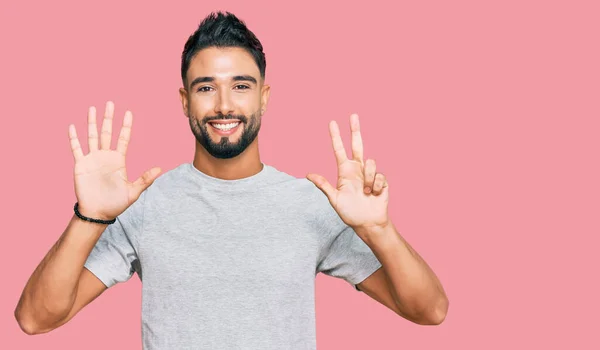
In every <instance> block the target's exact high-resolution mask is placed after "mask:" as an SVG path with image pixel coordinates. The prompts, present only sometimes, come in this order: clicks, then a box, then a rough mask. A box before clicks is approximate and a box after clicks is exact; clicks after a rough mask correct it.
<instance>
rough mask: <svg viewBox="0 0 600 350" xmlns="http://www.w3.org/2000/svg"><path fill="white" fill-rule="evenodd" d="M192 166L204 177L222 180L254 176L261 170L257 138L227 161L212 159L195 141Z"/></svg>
mask: <svg viewBox="0 0 600 350" xmlns="http://www.w3.org/2000/svg"><path fill="white" fill-rule="evenodd" d="M193 164H194V167H195V168H196V169H198V170H200V171H201V172H203V173H205V174H206V175H208V176H212V177H216V178H218V179H222V180H239V179H243V178H245V177H250V176H252V175H256V174H258V173H259V172H260V171H261V170H262V169H263V164H262V162H261V161H260V155H259V153H258V137H257V138H256V139H255V140H254V142H252V143H251V144H250V145H249V146H248V148H246V149H245V150H244V152H242V153H241V154H239V155H238V156H236V157H233V158H229V159H219V158H215V157H213V156H212V155H210V153H208V152H207V151H206V150H205V149H204V147H202V145H201V144H200V143H198V141H196V152H195V154H194V163H193Z"/></svg>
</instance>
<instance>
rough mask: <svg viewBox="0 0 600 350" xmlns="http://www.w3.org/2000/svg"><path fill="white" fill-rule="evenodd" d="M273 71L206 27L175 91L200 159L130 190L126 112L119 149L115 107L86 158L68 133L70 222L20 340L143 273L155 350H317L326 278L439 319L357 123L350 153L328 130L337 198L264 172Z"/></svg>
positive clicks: (221, 20)
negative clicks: (318, 291)
mask: <svg viewBox="0 0 600 350" xmlns="http://www.w3.org/2000/svg"><path fill="white" fill-rule="evenodd" d="M265 66H266V61H265V56H264V54H263V51H262V45H261V44H260V42H259V41H258V39H257V38H256V37H255V36H254V34H253V33H252V32H251V31H249V30H248V29H247V28H246V26H245V24H244V23H243V22H241V21H240V20H238V19H237V18H236V17H235V16H234V15H232V14H230V13H225V14H223V13H216V14H211V15H209V16H208V17H207V18H206V19H205V20H204V21H203V22H202V23H201V24H200V26H199V28H198V30H197V31H196V32H195V33H194V34H193V35H192V36H190V38H189V40H188V41H187V43H186V44H185V48H184V51H183V55H182V67H181V75H182V80H183V86H184V87H183V88H181V89H180V96H181V102H182V107H183V112H184V114H185V116H186V117H187V118H188V119H189V124H190V128H191V130H192V133H193V134H194V136H195V138H196V149H195V155H194V160H193V162H192V163H185V164H182V165H180V166H178V167H176V168H175V169H172V170H170V171H168V172H166V173H165V174H163V175H162V176H160V177H158V174H159V172H160V168H152V169H150V170H148V171H147V172H145V173H144V174H143V175H142V176H141V177H140V178H138V179H137V180H136V181H134V182H129V181H128V180H127V174H126V170H125V156H126V151H127V145H128V143H129V139H130V132H131V127H132V121H133V117H132V114H131V113H130V112H126V113H125V117H124V121H123V127H122V128H121V131H120V134H119V138H118V145H117V149H116V150H111V149H110V145H111V138H112V135H111V134H112V121H113V114H114V106H113V104H112V103H111V102H108V103H107V104H106V109H105V114H104V119H103V121H102V129H101V133H100V135H98V131H97V126H96V110H95V108H94V107H91V108H90V110H89V112H88V125H89V128H88V143H89V150H90V152H89V153H88V154H87V155H84V154H83V152H82V150H81V147H80V143H79V140H78V137H77V134H76V131H75V127H74V126H73V125H70V126H69V135H70V140H71V147H72V151H73V155H74V158H75V170H74V172H75V192H76V195H77V203H76V206H75V208H74V210H75V215H74V216H73V218H72V220H71V221H70V223H69V225H68V227H67V229H66V230H65V232H64V233H63V235H62V236H61V237H60V239H59V240H58V242H57V243H56V244H55V245H54V247H53V248H52V249H51V250H50V252H49V253H48V254H47V255H46V257H45V258H44V260H43V261H42V262H41V263H40V265H39V266H38V268H37V269H36V270H35V271H34V273H33V274H32V276H31V278H30V280H29V281H28V283H27V285H26V286H25V289H24V291H23V294H22V296H21V299H20V301H19V304H18V306H17V308H16V310H15V316H16V318H17V320H18V322H19V324H20V326H21V328H22V329H23V330H24V331H25V332H27V333H28V334H37V333H44V332H49V331H51V330H53V329H55V328H57V327H59V326H61V325H62V324H64V323H66V322H68V321H69V320H70V319H71V318H72V317H73V316H74V315H75V314H76V313H77V312H78V311H79V310H81V309H82V308H83V307H84V306H85V305H87V304H88V303H90V302H91V301H92V300H94V299H95V298H96V297H97V296H98V295H100V294H101V293H102V292H103V291H104V290H105V289H106V288H109V287H111V286H113V285H114V284H116V283H120V282H125V281H127V280H128V279H129V278H130V277H131V276H132V274H133V273H134V272H137V273H138V275H139V277H140V279H141V280H142V286H143V287H142V336H143V345H144V348H145V349H192V348H193V349H238V348H245V349H246V348H247V349H314V348H315V347H316V344H315V342H316V337H315V315H314V301H315V300H314V281H315V276H316V274H317V273H318V272H323V273H325V274H328V275H331V276H335V277H338V278H343V279H344V280H346V281H347V282H348V283H350V284H351V285H353V286H355V287H356V288H357V289H358V290H361V291H364V292H365V293H366V294H367V295H369V296H370V297H372V298H374V299H375V300H377V301H378V302H380V303H382V304H383V305H385V306H387V307H388V308H390V309H391V310H393V311H394V312H396V313H397V314H398V315H401V316H403V317H405V318H407V319H409V320H411V321H413V322H416V323H419V324H439V323H441V322H442V321H443V319H444V317H445V315H446V312H447V308H448V300H447V298H446V296H445V293H444V291H443V288H442V286H441V284H440V282H439V281H438V279H437V278H436V277H435V274H434V273H433V272H432V271H431V269H430V268H429V267H428V266H427V264H426V263H425V262H424V261H423V259H421V257H419V255H418V254H417V253H416V252H415V251H414V250H413V249H412V248H411V247H410V246H409V245H408V243H406V242H405V241H404V239H403V238H402V237H401V236H400V235H399V234H398V233H397V232H396V230H395V228H394V225H393V224H392V223H391V221H390V220H389V217H388V213H387V204H388V186H387V181H386V179H385V177H384V176H383V175H382V174H381V173H377V172H376V168H375V163H374V162H373V161H371V160H366V161H365V160H364V159H363V155H362V141H361V136H360V127H359V120H358V116H356V115H352V116H351V118H350V123H351V130H352V157H351V158H347V154H346V151H345V149H344V146H343V144H342V141H341V138H340V134H339V129H338V126H337V124H336V123H335V122H332V123H330V134H331V138H332V143H333V148H334V152H335V156H336V159H337V165H338V174H339V176H338V182H337V186H336V187H334V186H332V185H331V184H329V183H328V182H327V181H326V180H325V179H324V178H323V177H322V176H319V175H315V174H309V175H308V176H307V178H308V179H303V178H302V179H297V178H295V177H293V176H290V175H288V174H286V173H284V172H281V171H279V170H277V169H276V168H274V167H272V166H269V165H266V164H263V163H262V162H261V161H260V157H259V152H258V138H257V135H258V132H259V130H260V125H261V117H262V115H263V114H264V113H265V111H266V108H267V103H268V100H269V91H270V87H269V86H268V85H266V84H265V81H264V78H265ZM98 140H100V144H98ZM309 180H310V181H309ZM84 267H85V268H84ZM382 267H383V268H382Z"/></svg>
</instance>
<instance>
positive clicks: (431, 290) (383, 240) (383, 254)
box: [357, 223, 449, 325]
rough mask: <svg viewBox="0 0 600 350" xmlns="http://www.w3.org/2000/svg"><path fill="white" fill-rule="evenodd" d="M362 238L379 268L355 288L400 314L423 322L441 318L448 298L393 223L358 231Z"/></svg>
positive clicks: (433, 275)
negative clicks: (379, 265) (380, 265)
mask: <svg viewBox="0 0 600 350" xmlns="http://www.w3.org/2000/svg"><path fill="white" fill-rule="evenodd" d="M357 234H359V235H360V236H361V237H365V243H367V245H368V246H369V247H370V248H371V250H372V251H373V253H374V254H375V256H376V257H377V259H378V260H379V261H380V262H381V264H382V268H381V269H379V270H377V271H376V272H375V273H373V274H372V275H371V276H369V277H368V278H366V279H365V280H364V281H363V282H361V283H360V284H358V288H359V289H360V290H362V291H364V292H365V293H366V294H367V295H369V296H370V297H371V298H373V299H375V300H377V301H378V302H380V303H382V304H383V305H385V306H387V307H389V308H390V309H392V310H394V311H395V312H396V313H397V314H399V315H400V316H402V317H404V318H406V319H408V320H410V321H412V322H415V323H417V324H423V325H437V324H440V323H442V322H443V321H444V319H445V317H446V313H447V311H448V305H449V303H448V298H447V297H446V294H445V292H444V288H443V287H442V284H441V283H440V281H439V280H438V278H437V277H436V275H435V273H434V272H433V271H432V270H431V268H430V267H429V266H428V265H427V263H426V262H425V260H423V259H422V258H421V256H419V254H418V253H417V252H416V251H415V250H414V249H413V248H412V247H411V246H410V245H409V244H408V243H407V242H406V241H405V240H404V238H402V237H401V236H400V235H399V234H398V232H397V231H396V229H395V228H394V225H393V224H391V223H390V224H389V225H387V226H385V227H383V228H378V229H370V230H363V231H359V232H357Z"/></svg>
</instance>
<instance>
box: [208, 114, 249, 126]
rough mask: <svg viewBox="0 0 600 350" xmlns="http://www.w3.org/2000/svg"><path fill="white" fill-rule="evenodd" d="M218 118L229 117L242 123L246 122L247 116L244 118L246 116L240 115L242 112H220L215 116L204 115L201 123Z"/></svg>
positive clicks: (226, 118) (227, 118) (224, 118)
mask: <svg viewBox="0 0 600 350" xmlns="http://www.w3.org/2000/svg"><path fill="white" fill-rule="evenodd" d="M219 119H220V120H229V119H232V120H235V119H237V120H239V121H241V122H242V123H248V118H246V116H245V115H242V114H240V115H233V114H228V115H223V114H221V115H215V116H208V117H204V119H202V123H203V124H206V123H209V122H211V121H213V120H219Z"/></svg>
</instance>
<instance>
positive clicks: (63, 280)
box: [14, 215, 107, 334]
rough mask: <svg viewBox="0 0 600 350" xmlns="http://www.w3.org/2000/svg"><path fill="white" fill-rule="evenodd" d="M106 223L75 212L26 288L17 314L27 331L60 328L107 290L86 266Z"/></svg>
mask: <svg viewBox="0 0 600 350" xmlns="http://www.w3.org/2000/svg"><path fill="white" fill-rule="evenodd" d="M106 226H107V225H103V224H97V223H90V222H86V221H83V220H81V219H79V218H78V217H77V216H75V215H73V217H72V219H71V221H70V222H69V224H68V226H67V228H66V230H65V231H64V233H63V234H62V236H61V237H60V238H59V239H58V241H57V242H56V243H55V244H54V246H53V247H52V248H51V249H50V251H49V252H48V253H47V254H46V256H45V257H44V259H43V260H42V261H41V262H40V264H39V265H38V266H37V268H36V269H35V271H34V272H33V274H32V275H31V277H30V278H29V281H28V282H27V284H26V285H25V288H24V289H23V293H22V294H21V298H20V299H19V303H18V304H17V307H16V309H15V313H14V314H15V318H16V319H17V322H18V323H19V326H20V327H21V329H22V330H23V331H24V332H25V333H27V334H38V333H45V332H49V331H51V330H53V329H55V328H57V327H59V326H60V325H62V324H64V323H66V322H67V321H69V320H70V319H71V318H72V317H73V316H74V315H75V314H76V313H77V312H78V311H79V310H80V309H81V308H83V307H84V306H85V305H87V304H88V303H90V302H91V301H92V300H94V299H95V298H96V297H97V296H99V295H100V294H101V293H102V292H103V291H104V290H105V289H106V286H105V285H104V284H103V283H102V282H101V281H100V280H99V279H98V278H96V276H94V275H93V274H92V273H91V272H89V271H88V270H87V269H84V268H83V265H84V263H85V261H86V259H87V257H88V255H89V254H90V252H91V250H92V248H93V247H94V245H95V244H96V242H97V241H98V238H99V237H100V235H101V234H102V232H103V231H104V229H105V228H106Z"/></svg>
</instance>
